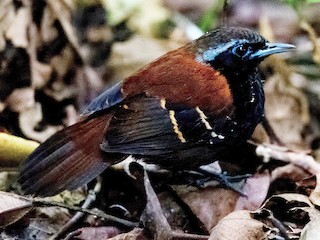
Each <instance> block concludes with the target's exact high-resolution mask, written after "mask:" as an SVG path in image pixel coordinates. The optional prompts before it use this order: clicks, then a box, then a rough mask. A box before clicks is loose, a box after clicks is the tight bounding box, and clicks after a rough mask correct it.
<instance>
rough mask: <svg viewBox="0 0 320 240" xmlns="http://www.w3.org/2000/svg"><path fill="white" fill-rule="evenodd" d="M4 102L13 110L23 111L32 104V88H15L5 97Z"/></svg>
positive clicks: (33, 102)
mask: <svg viewBox="0 0 320 240" xmlns="http://www.w3.org/2000/svg"><path fill="white" fill-rule="evenodd" d="M5 104H6V105H7V107H8V108H9V109H10V110H12V111H14V112H23V111H25V110H27V109H29V108H31V107H33V106H34V104H35V101H34V89H32V88H31V87H25V88H16V89H15V90H14V91H13V92H12V93H11V94H10V95H9V97H8V98H7V99H6V101H5Z"/></svg>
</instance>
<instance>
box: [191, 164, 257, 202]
mask: <svg viewBox="0 0 320 240" xmlns="http://www.w3.org/2000/svg"><path fill="white" fill-rule="evenodd" d="M196 172H198V173H199V174H201V175H202V176H201V178H198V179H196V180H194V181H193V184H194V185H196V186H198V187H201V188H204V187H207V186H210V185H212V184H213V183H212V181H217V182H219V183H220V184H221V185H222V186H224V187H226V188H229V189H231V190H233V191H235V192H237V193H239V194H240V195H241V196H246V194H245V193H244V192H243V191H242V185H243V180H246V179H248V178H249V177H251V176H252V175H251V174H244V175H236V176H229V175H227V174H226V172H222V173H221V172H218V171H215V170H214V169H211V168H210V167H207V166H201V167H199V168H198V169H197V170H196Z"/></svg>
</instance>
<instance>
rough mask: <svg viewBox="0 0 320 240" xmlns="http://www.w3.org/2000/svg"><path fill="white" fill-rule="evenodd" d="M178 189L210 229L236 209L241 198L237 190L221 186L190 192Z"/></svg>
mask: <svg viewBox="0 0 320 240" xmlns="http://www.w3.org/2000/svg"><path fill="white" fill-rule="evenodd" d="M182 188H185V186H183V187H182ZM176 191H177V194H178V195H179V196H180V197H181V199H182V200H183V201H184V202H185V203H186V204H187V205H188V206H189V207H190V209H191V210H192V212H193V213H194V214H195V215H196V216H197V218H198V219H200V221H201V222H202V223H203V224H204V226H205V227H206V229H207V230H208V231H210V230H211V229H212V228H213V227H214V226H215V225H216V224H217V223H218V222H219V221H220V220H221V219H222V218H223V217H224V216H226V215H227V214H229V213H230V212H232V211H233V210H234V209H235V206H236V204H237V201H238V199H239V194H237V193H236V192H234V191H232V190H229V189H223V188H219V187H207V188H204V189H197V190H196V191H188V192H185V189H182V190H179V188H176Z"/></svg>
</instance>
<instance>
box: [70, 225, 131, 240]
mask: <svg viewBox="0 0 320 240" xmlns="http://www.w3.org/2000/svg"><path fill="white" fill-rule="evenodd" d="M118 234H120V231H119V229H118V228H116V227H84V228H80V229H78V230H76V232H74V234H73V235H75V238H76V239H79V240H86V239H95V240H107V239H113V238H114V237H115V236H117V235H118ZM126 239H127V238H126Z"/></svg>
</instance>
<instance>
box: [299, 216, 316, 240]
mask: <svg viewBox="0 0 320 240" xmlns="http://www.w3.org/2000/svg"><path fill="white" fill-rule="evenodd" d="M319 229H320V218H316V219H314V220H311V221H310V222H309V223H308V224H307V225H306V226H305V227H304V228H303V230H302V232H301V236H300V238H299V240H318V239H320V235H319Z"/></svg>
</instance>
